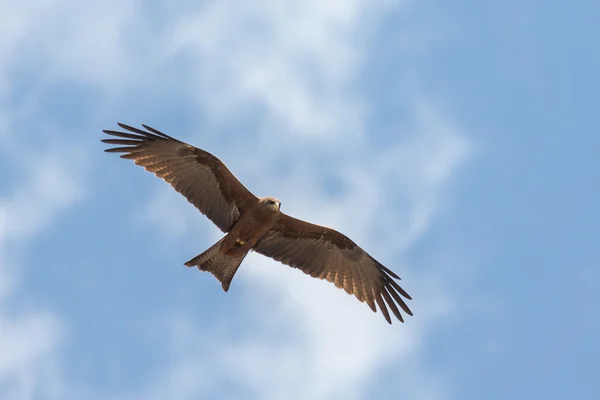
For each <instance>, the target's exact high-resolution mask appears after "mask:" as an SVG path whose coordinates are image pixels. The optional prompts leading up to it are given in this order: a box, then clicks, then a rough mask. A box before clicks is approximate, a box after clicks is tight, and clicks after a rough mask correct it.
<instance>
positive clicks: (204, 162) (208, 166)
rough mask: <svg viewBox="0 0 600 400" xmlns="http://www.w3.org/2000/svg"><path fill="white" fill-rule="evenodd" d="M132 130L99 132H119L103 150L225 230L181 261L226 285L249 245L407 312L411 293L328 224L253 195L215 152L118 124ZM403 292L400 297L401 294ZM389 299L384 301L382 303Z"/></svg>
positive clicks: (372, 300) (372, 301) (150, 130)
mask: <svg viewBox="0 0 600 400" xmlns="http://www.w3.org/2000/svg"><path fill="white" fill-rule="evenodd" d="M118 125H119V126H120V127H121V128H123V129H125V130H127V131H129V132H130V133H126V132H118V131H112V130H104V131H103V132H104V133H106V134H108V135H112V136H116V137H118V138H120V139H103V140H102V142H104V143H108V144H112V145H118V146H120V147H113V148H109V149H106V150H105V151H107V152H110V153H125V154H123V155H121V158H126V159H131V160H133V161H134V162H135V163H136V164H137V165H141V166H142V167H144V168H145V169H146V171H149V172H152V173H154V174H155V175H156V176H158V177H159V178H162V179H164V180H165V181H167V182H168V183H170V184H171V186H173V188H174V189H175V190H177V191H178V192H179V193H181V194H182V195H183V196H185V197H186V198H187V199H188V201H189V202H190V203H192V204H193V205H194V206H196V208H198V209H199V210H200V212H202V214H204V215H206V216H207V217H208V218H209V219H210V220H211V221H212V222H213V223H214V224H215V225H217V226H218V227H219V228H220V229H221V230H222V231H223V232H226V233H227V234H226V235H225V236H224V237H223V238H222V239H221V240H219V241H218V242H217V243H216V244H214V245H213V246H212V247H210V248H209V249H208V250H206V251H205V252H204V253H202V254H200V255H198V256H196V257H194V258H192V259H191V260H190V261H188V262H186V263H185V265H186V266H188V267H192V266H197V267H198V269H200V270H202V271H208V272H210V273H212V274H213V275H214V276H215V277H216V278H217V279H218V280H219V282H221V285H222V287H223V290H224V291H226V292H227V291H228V290H229V285H230V284H231V280H232V279H233V276H234V275H235V273H236V271H237V269H238V267H239V266H240V264H241V263H242V260H243V259H244V257H246V254H248V252H249V251H250V250H254V251H256V252H258V253H260V254H263V255H265V256H267V257H271V258H273V259H275V260H277V261H280V262H282V263H283V264H286V265H289V266H291V267H294V268H298V269H300V270H302V271H303V272H304V273H305V274H308V275H310V276H312V277H314V278H319V279H326V280H328V281H329V282H333V283H334V284H335V286H337V287H338V288H343V289H344V290H345V291H346V292H347V293H348V294H354V296H356V298H357V299H358V300H359V301H361V302H366V303H367V304H368V305H369V307H370V308H371V310H373V311H374V312H376V307H375V304H377V306H378V307H379V310H380V311H381V313H382V314H383V316H384V317H385V319H386V320H387V321H388V322H389V323H390V324H391V323H392V320H391V319H390V314H389V312H388V309H387V307H389V308H390V309H391V310H392V312H393V313H394V315H395V316H396V318H398V319H399V320H400V321H401V322H404V319H403V318H402V315H401V314H400V311H399V310H398V307H397V305H398V306H400V308H402V310H404V312H405V313H407V314H409V315H412V312H411V311H410V309H409V308H408V306H407V305H406V303H405V301H404V299H403V298H402V297H404V298H406V299H409V300H410V299H411V297H410V296H409V295H408V293H406V292H405V291H404V289H402V288H401V287H400V285H398V283H397V282H396V281H395V280H394V279H400V277H398V275H396V274H395V273H394V272H392V271H391V270H389V269H388V268H386V267H384V266H383V265H381V264H380V263H379V262H378V261H377V260H375V259H374V258H373V257H371V256H370V255H369V254H367V252H366V251H364V250H363V249H361V248H360V247H359V246H358V245H357V244H356V243H354V242H353V241H352V240H350V239H349V238H348V237H346V236H345V235H343V234H341V233H340V232H337V231H335V230H333V229H331V228H326V227H324V226H319V225H314V224H311V223H308V222H305V221H301V220H299V219H296V218H293V217H290V216H289V215H287V214H284V213H282V212H281V211H280V207H281V202H280V201H279V200H277V199H275V198H273V197H265V198H257V197H256V196H254V195H253V194H252V193H250V191H249V190H248V189H246V188H245V187H244V185H242V184H241V183H240V181H238V180H237V179H236V177H235V176H233V174H232V173H231V172H230V171H229V169H227V167H226V166H225V164H223V162H221V160H219V159H218V158H217V157H215V156H213V155H212V154H210V153H208V152H206V151H204V150H200V149H198V148H196V147H194V146H191V145H189V144H187V143H184V142H181V141H179V140H177V139H174V138H172V137H170V136H167V135H165V134H164V133H162V132H159V131H157V130H156V129H153V128H151V127H149V126H146V125H142V126H143V127H144V128H145V129H146V130H145V131H144V130H141V129H137V128H133V127H131V126H128V125H125V124H121V123H119V124H118ZM401 296H402V297H401ZM386 304H387V307H386Z"/></svg>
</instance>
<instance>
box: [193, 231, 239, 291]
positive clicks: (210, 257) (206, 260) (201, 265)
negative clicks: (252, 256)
mask: <svg viewBox="0 0 600 400" xmlns="http://www.w3.org/2000/svg"><path fill="white" fill-rule="evenodd" d="M223 239H224V238H223ZM223 239H221V240H219V241H218V242H217V243H215V244H214V245H213V246H211V247H210V248H209V249H208V250H206V251H205V252H204V253H202V254H199V255H197V256H196V257H194V258H192V259H191V260H190V261H188V262H186V263H185V266H187V267H194V266H196V267H198V269H199V270H201V271H208V272H210V273H211V274H213V275H214V277H215V278H217V280H218V281H219V282H221V287H222V288H223V290H224V291H228V290H229V286H230V285H231V281H232V279H233V276H234V275H235V273H236V272H237V270H238V268H239V266H240V264H241V263H242V261H243V260H244V258H245V257H246V254H248V253H247V252H246V253H242V254H239V255H233V256H231V255H227V254H222V253H221V251H220V248H221V243H222V242H223Z"/></svg>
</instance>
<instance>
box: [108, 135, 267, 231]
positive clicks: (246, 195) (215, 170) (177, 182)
mask: <svg viewBox="0 0 600 400" xmlns="http://www.w3.org/2000/svg"><path fill="white" fill-rule="evenodd" d="M119 126H120V127H121V128H123V129H125V130H127V131H129V132H131V133H126V132H118V131H112V130H104V131H103V132H104V133H106V134H108V135H112V136H116V137H118V138H120V139H103V140H102V142H104V143H108V144H114V145H118V146H119V147H113V148H109V149H106V150H105V151H107V152H110V153H125V154H123V155H121V158H126V159H131V160H133V161H134V162H135V163H136V164H137V165H141V166H142V167H144V168H145V169H146V171H149V172H152V173H154V174H155V175H156V176H158V177H159V178H162V179H164V180H165V181H166V182H168V183H169V184H171V186H173V188H174V189H175V190H176V191H178V192H179V193H181V194H182V195H183V196H185V197H186V198H187V199H188V201H189V202H190V203H192V204H193V205H194V206H196V208H198V209H199V210H200V211H201V212H202V214H204V215H206V216H207V217H208V218H209V219H210V220H211V221H212V222H213V223H214V224H215V225H217V226H218V227H219V228H220V229H221V230H222V231H223V232H228V231H229V230H230V229H231V228H232V227H233V225H234V223H235V222H236V221H237V219H238V218H239V216H240V214H241V213H243V211H244V209H245V207H247V206H248V205H249V204H252V203H253V202H256V201H257V198H256V196H254V195H253V194H252V193H251V192H250V191H249V190H248V189H246V188H245V187H244V185H242V183H241V182H240V181H238V180H237V179H236V177H235V176H233V174H232V173H231V171H229V169H227V167H226V166H225V164H223V162H221V160H219V159H218V158H217V157H215V156H213V155H212V154H210V153H208V152H206V151H204V150H200V149H198V148H196V147H194V146H191V145H189V144H187V143H184V142H181V141H179V140H177V139H174V138H172V137H170V136H167V135H165V134H164V133H162V132H159V131H157V130H156V129H153V128H150V127H149V126H146V125H143V127H144V128H145V129H146V130H145V131H144V130H141V129H137V128H133V127H131V126H128V125H125V124H121V123H119Z"/></svg>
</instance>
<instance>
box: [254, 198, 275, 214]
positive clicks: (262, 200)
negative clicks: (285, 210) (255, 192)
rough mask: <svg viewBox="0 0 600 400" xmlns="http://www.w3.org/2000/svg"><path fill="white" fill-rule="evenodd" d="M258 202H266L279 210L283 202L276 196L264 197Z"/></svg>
mask: <svg viewBox="0 0 600 400" xmlns="http://www.w3.org/2000/svg"><path fill="white" fill-rule="evenodd" d="M258 202H259V203H261V204H265V205H267V206H269V207H271V208H273V209H274V210H276V211H279V208H281V202H280V201H279V200H278V199H276V198H275V197H263V198H262V199H260V200H259V201H258Z"/></svg>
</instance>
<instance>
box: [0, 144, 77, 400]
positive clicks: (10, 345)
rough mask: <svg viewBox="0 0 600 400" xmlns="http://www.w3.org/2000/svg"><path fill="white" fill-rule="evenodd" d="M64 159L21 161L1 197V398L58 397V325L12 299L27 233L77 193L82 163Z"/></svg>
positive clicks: (30, 234)
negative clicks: (18, 172) (11, 185)
mask: <svg viewBox="0 0 600 400" xmlns="http://www.w3.org/2000/svg"><path fill="white" fill-rule="evenodd" d="M69 160H70V159H69V157H68V156H67V155H65V154H58V153H54V154H49V153H45V154H44V155H39V154H36V156H32V159H29V160H21V161H24V165H25V171H24V173H23V175H24V176H22V177H21V179H22V180H21V181H20V183H18V184H17V183H15V184H14V185H15V186H14V188H12V190H10V191H9V192H8V193H7V194H6V195H5V196H4V197H1V198H0V279H1V280H2V283H1V284H0V354H2V357H0V397H1V398H7V399H8V398H10V399H16V400H19V399H32V398H39V397H40V396H41V397H43V398H48V399H50V398H61V396H60V390H61V388H60V382H59V379H58V377H57V375H56V374H57V367H58V360H57V357H56V350H57V345H58V344H59V341H60V338H61V336H62V324H61V322H60V320H59V318H58V316H57V315H55V314H54V313H52V312H50V311H46V310H43V309H41V308H39V307H37V306H33V305H31V304H24V302H23V301H15V300H16V298H17V297H16V296H17V295H18V294H19V293H18V292H19V291H18V274H17V266H16V265H15V264H16V261H15V260H18V259H19V257H18V254H17V253H19V252H20V251H22V250H24V249H26V248H27V245H28V243H29V241H30V240H31V239H32V238H34V237H35V236H37V235H38V234H40V233H41V232H42V231H43V230H45V229H47V228H48V227H49V226H50V225H51V223H52V221H53V220H54V219H55V218H56V217H57V215H59V214H60V213H61V212H64V211H65V210H66V209H67V208H68V207H69V206H71V205H72V204H73V203H75V202H76V201H78V200H80V199H81V198H82V194H83V193H82V187H81V185H80V182H78V177H79V175H78V174H80V173H82V169H81V167H82V165H78V164H76V163H70V162H69ZM73 171H76V173H74V172H73ZM15 276H17V278H15Z"/></svg>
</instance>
